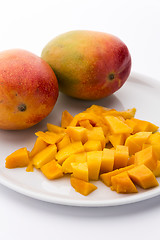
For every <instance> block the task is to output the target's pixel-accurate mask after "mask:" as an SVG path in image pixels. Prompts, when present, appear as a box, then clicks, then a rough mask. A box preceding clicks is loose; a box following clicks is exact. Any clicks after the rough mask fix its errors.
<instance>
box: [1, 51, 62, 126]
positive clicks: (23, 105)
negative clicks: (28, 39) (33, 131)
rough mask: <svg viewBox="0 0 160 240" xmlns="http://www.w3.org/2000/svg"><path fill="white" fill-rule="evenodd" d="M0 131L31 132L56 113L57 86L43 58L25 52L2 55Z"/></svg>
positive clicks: (53, 75) (8, 52) (5, 52)
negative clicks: (52, 113)
mask: <svg viewBox="0 0 160 240" xmlns="http://www.w3.org/2000/svg"><path fill="white" fill-rule="evenodd" d="M0 82H1V84H0V96H1V99H0V101H1V107H0V128H1V129H8V130H18V129H25V128H29V127H31V126H33V125H35V124H37V123H38V122H40V121H41V120H42V119H43V118H45V117H46V116H47V115H48V114H49V113H50V112H51V111H52V109H53V107H54V105H55V103H56V101H57V97H58V82H57V78H56V76H55V74H54V72H53V70H52V68H51V67H50V66H49V65H48V64H47V63H46V62H45V61H44V60H43V59H41V58H40V57H38V56H36V55H34V54H33V53H31V52H28V51H26V50H22V49H10V50H6V51H3V52H0Z"/></svg>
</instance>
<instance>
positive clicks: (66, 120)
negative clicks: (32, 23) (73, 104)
mask: <svg viewBox="0 0 160 240" xmlns="http://www.w3.org/2000/svg"><path fill="white" fill-rule="evenodd" d="M72 120H73V116H72V115H71V114H70V113H69V112H68V111H67V110H65V111H63V112H62V117H61V127H62V128H66V127H68V126H69V125H70V123H71V121H72Z"/></svg>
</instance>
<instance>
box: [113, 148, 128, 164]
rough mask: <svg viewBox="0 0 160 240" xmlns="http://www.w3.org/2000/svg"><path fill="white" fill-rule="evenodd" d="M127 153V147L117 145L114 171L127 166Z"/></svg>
mask: <svg viewBox="0 0 160 240" xmlns="http://www.w3.org/2000/svg"><path fill="white" fill-rule="evenodd" d="M128 158H129V151H128V147H127V146H123V145H117V146H116V149H115V154H114V169H117V168H122V167H126V166H127V165H128Z"/></svg>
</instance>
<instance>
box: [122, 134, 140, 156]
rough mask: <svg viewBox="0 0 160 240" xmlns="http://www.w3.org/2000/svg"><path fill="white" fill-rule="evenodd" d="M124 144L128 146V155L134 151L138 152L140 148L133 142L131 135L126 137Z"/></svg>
mask: <svg viewBox="0 0 160 240" xmlns="http://www.w3.org/2000/svg"><path fill="white" fill-rule="evenodd" d="M125 146H127V147H128V151H129V155H130V156H132V155H134V154H135V153H136V152H139V151H140V150H141V149H142V147H141V146H140V145H139V144H137V143H136V142H135V140H134V138H133V135H131V136H129V137H128V138H127V139H126V141H125Z"/></svg>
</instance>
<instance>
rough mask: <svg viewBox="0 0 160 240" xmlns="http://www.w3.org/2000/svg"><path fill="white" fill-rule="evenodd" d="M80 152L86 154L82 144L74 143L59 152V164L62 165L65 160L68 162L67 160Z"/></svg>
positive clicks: (57, 155) (57, 156)
mask: <svg viewBox="0 0 160 240" xmlns="http://www.w3.org/2000/svg"><path fill="white" fill-rule="evenodd" d="M80 152H84V146H83V145H82V142H81V141H78V142H73V143H70V144H69V145H67V146H66V147H64V148H62V149H61V150H59V151H58V152H57V154H56V159H57V161H58V163H59V164H62V163H63V162H64V160H66V158H68V157H69V156H70V155H71V154H74V153H80Z"/></svg>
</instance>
